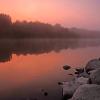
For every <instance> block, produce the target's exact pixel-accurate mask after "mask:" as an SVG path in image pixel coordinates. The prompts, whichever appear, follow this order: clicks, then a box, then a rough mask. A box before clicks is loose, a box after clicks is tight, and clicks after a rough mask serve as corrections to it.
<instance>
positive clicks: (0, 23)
mask: <svg viewBox="0 0 100 100" xmlns="http://www.w3.org/2000/svg"><path fill="white" fill-rule="evenodd" d="M11 28H12V22H11V17H10V16H9V15H5V14H0V38H6V37H9V35H10V34H11Z"/></svg>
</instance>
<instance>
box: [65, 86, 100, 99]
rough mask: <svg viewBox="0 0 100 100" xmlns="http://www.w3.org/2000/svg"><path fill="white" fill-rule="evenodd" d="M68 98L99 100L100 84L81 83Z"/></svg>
mask: <svg viewBox="0 0 100 100" xmlns="http://www.w3.org/2000/svg"><path fill="white" fill-rule="evenodd" d="M66 100H67V99H66ZM70 100H100V85H96V84H91V85H90V84H85V85H81V86H80V87H79V88H78V89H77V90H76V92H75V93H74V95H73V97H72V99H70Z"/></svg>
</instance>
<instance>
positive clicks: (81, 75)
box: [77, 71, 89, 78]
mask: <svg viewBox="0 0 100 100" xmlns="http://www.w3.org/2000/svg"><path fill="white" fill-rule="evenodd" d="M77 77H85V78H89V74H88V73H87V72H85V71H84V72H83V73H79V74H77Z"/></svg>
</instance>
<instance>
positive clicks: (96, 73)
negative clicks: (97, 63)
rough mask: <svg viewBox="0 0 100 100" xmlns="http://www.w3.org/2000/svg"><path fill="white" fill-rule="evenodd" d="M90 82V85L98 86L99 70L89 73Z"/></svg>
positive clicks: (99, 83)
mask: <svg viewBox="0 0 100 100" xmlns="http://www.w3.org/2000/svg"><path fill="white" fill-rule="evenodd" d="M90 80H91V83H92V84H98V85H100V69H97V70H94V71H92V72H91V74H90Z"/></svg>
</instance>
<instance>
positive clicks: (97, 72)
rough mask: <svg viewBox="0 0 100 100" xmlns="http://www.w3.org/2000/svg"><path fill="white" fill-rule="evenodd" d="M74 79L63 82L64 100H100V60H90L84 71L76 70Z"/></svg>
mask: <svg viewBox="0 0 100 100" xmlns="http://www.w3.org/2000/svg"><path fill="white" fill-rule="evenodd" d="M75 70H76V71H75V75H74V78H73V79H72V80H71V81H69V82H62V84H60V85H61V87H62V89H63V98H62V100H100V58H98V59H92V60H90V61H89V62H88V63H87V64H86V66H85V67H84V68H83V69H82V68H79V69H75Z"/></svg>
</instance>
